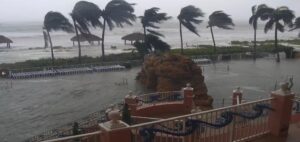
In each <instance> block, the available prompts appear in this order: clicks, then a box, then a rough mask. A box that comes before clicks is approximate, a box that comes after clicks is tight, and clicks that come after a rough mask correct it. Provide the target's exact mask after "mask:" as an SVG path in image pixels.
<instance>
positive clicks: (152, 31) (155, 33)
mask: <svg viewBox="0 0 300 142" xmlns="http://www.w3.org/2000/svg"><path fill="white" fill-rule="evenodd" d="M147 31H148V32H149V33H151V34H153V35H156V36H161V37H164V35H163V34H161V33H159V32H157V31H154V30H151V29H147Z"/></svg>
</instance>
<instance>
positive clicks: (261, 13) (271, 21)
mask: <svg viewBox="0 0 300 142" xmlns="http://www.w3.org/2000/svg"><path fill="white" fill-rule="evenodd" d="M294 18H295V15H294V12H293V11H292V10H290V9H289V8H288V7H286V6H281V7H278V8H276V9H274V8H271V7H268V6H267V5H265V4H261V5H258V6H256V5H255V6H253V7H252V16H251V17H250V19H249V24H251V25H253V29H254V47H253V50H254V59H255V54H256V30H257V23H258V20H259V19H261V20H262V21H267V22H266V25H265V27H264V32H265V33H267V32H268V31H270V30H272V29H273V28H274V27H275V29H274V30H275V43H274V45H275V50H276V55H277V58H276V61H277V62H280V56H279V52H278V31H279V32H284V30H285V28H284V27H285V26H288V27H289V28H290V31H292V30H295V29H298V28H300V17H298V18H297V19H296V20H295V22H294V23H293V20H294Z"/></svg>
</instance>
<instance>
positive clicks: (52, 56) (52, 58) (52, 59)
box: [47, 30, 54, 66]
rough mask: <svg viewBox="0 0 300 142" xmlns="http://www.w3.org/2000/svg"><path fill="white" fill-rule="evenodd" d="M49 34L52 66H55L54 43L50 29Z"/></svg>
mask: <svg viewBox="0 0 300 142" xmlns="http://www.w3.org/2000/svg"><path fill="white" fill-rule="evenodd" d="M47 34H48V38H49V43H50V48H51V62H52V66H54V53H53V44H52V39H51V36H50V32H49V30H47Z"/></svg>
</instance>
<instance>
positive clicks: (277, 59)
mask: <svg viewBox="0 0 300 142" xmlns="http://www.w3.org/2000/svg"><path fill="white" fill-rule="evenodd" d="M277 26H278V23H277V22H276V23H275V52H276V56H277V58H276V62H278V63H279V62H280V56H279V51H278V41H277Z"/></svg>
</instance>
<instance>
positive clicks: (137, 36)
mask: <svg viewBox="0 0 300 142" xmlns="http://www.w3.org/2000/svg"><path fill="white" fill-rule="evenodd" d="M122 40H124V44H125V45H126V41H127V40H128V41H130V44H133V42H135V41H144V34H142V33H131V34H128V35H126V36H123V37H122Z"/></svg>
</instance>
